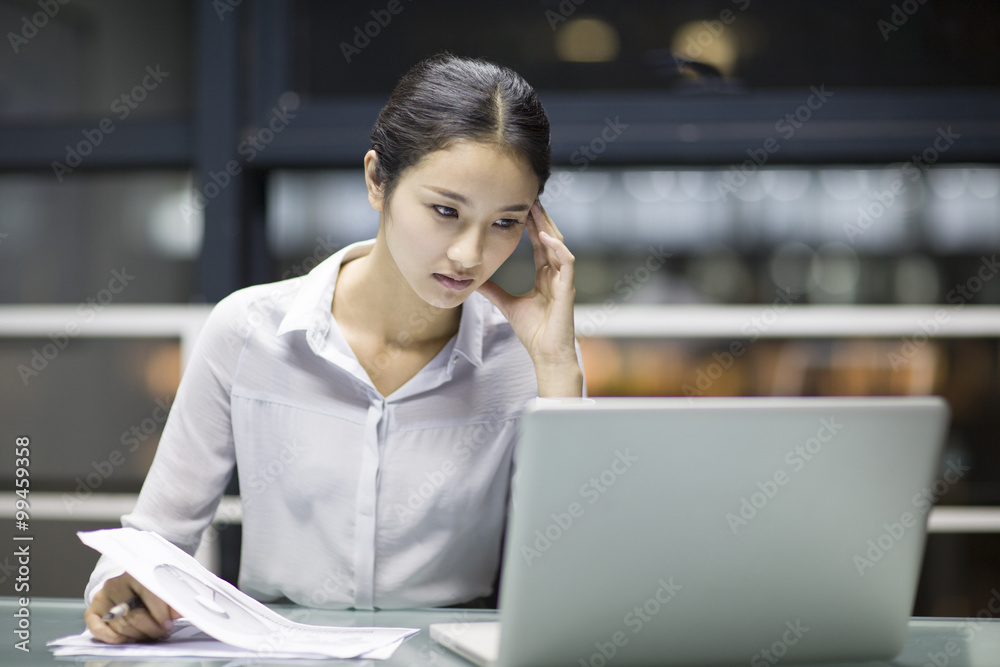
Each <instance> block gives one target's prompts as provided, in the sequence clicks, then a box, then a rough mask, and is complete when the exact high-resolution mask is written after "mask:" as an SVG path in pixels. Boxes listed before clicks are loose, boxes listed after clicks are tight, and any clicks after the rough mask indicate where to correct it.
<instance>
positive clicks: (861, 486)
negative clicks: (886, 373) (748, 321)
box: [430, 396, 949, 667]
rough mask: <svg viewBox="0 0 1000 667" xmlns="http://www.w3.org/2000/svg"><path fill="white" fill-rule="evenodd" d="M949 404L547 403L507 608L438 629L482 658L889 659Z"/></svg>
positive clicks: (897, 647)
mask: <svg viewBox="0 0 1000 667" xmlns="http://www.w3.org/2000/svg"><path fill="white" fill-rule="evenodd" d="M948 419H949V409H948V406H947V404H946V403H945V402H944V401H943V400H942V399H940V398H938V397H926V396H925V397H864V398H844V397H835V398H825V397H823V398H813V397H809V398H778V397H773V398H772V397H762V398H756V397H755V398H694V399H690V398H595V399H575V400H571V401H567V402H559V401H552V400H542V401H536V402H535V403H534V404H532V405H531V406H530V407H529V408H528V409H527V410H526V412H525V414H524V417H523V421H522V434H521V439H520V441H519V444H518V447H517V450H516V469H517V473H516V477H515V479H514V482H513V490H512V510H511V517H510V522H509V525H508V529H507V534H506V540H505V545H504V560H503V577H502V580H501V587H500V598H499V600H500V602H499V606H500V612H499V617H500V621H499V623H482V624H477V623H457V624H455V623H453V624H448V623H442V624H434V625H431V627H430V634H431V637H432V638H433V639H434V640H435V641H437V642H439V643H441V644H443V645H444V646H446V647H448V648H450V649H452V650H453V651H455V652H456V653H458V654H460V655H462V656H464V657H465V658H467V659H469V660H470V661H472V662H474V663H476V664H479V665H483V666H484V667H492V666H494V665H497V666H499V667H528V666H531V667H545V666H547V665H553V666H554V665H561V666H579V667H607V666H609V665H613V666H615V667H619V666H620V667H629V666H633V665H685V666H691V665H708V664H744V665H745V664H748V663H749V664H750V665H751V666H752V667H757V666H761V667H763V666H765V665H773V664H775V663H777V662H779V661H780V662H783V663H801V662H826V661H846V660H877V659H890V658H892V657H893V656H895V655H897V654H898V653H899V652H900V651H901V650H902V648H903V642H904V638H905V635H906V631H907V624H908V621H909V618H910V614H911V613H912V609H913V602H914V597H915V594H916V588H917V581H918V577H919V574H920V566H921V561H922V558H923V549H924V542H925V538H926V519H927V512H928V509H929V505H930V503H929V501H928V498H933V493H932V492H931V489H932V487H933V485H934V482H935V480H936V477H937V474H938V472H939V467H940V465H941V455H942V449H943V444H944V441H945V438H946V433H947V427H948ZM501 628H502V631H501Z"/></svg>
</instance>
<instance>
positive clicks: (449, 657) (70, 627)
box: [0, 597, 1000, 667]
mask: <svg viewBox="0 0 1000 667" xmlns="http://www.w3.org/2000/svg"><path fill="white" fill-rule="evenodd" d="M273 608H274V609H275V610H276V611H278V612H279V613H281V614H283V615H284V616H287V617H288V618H291V619H293V620H295V621H299V622H302V623H314V624H317V625H348V626H352V625H357V626H378V625H386V626H397V627H412V628H420V633H419V634H417V635H416V636H414V637H411V638H410V639H408V640H407V641H406V642H404V643H403V645H402V646H401V647H400V648H399V650H397V651H396V653H395V654H394V655H393V657H392V658H391V659H390V660H350V661H343V660H298V661H288V660H284V661H277V660H268V659H267V657H266V656H262V657H261V658H260V659H253V660H205V659H200V658H192V659H190V660H184V659H180V660H178V659H171V660H170V661H169V662H168V661H163V660H159V661H149V662H142V661H136V660H132V659H121V660H108V659H106V658H94V659H92V660H89V661H86V660H84V659H70V658H65V659H56V658H54V657H53V656H52V653H51V652H50V651H49V649H48V648H47V647H46V646H45V643H46V642H47V641H48V640H50V639H55V638H56V637H62V636H64V635H69V634H74V633H79V632H82V631H83V629H84V625H83V609H84V605H83V601H82V600H61V599H44V598H35V599H33V600H32V601H31V606H30V608H29V609H30V614H31V615H30V622H31V625H30V632H31V638H30V644H29V647H30V649H31V651H30V652H29V653H25V652H24V651H21V650H19V649H17V648H16V647H15V643H16V642H18V641H20V640H19V639H18V637H17V636H16V635H15V634H14V631H15V629H16V626H17V619H16V618H15V617H14V616H13V614H14V612H15V611H17V610H18V609H19V605H18V604H17V602H16V600H15V599H14V598H9V597H0V665H3V666H4V667H7V666H9V665H53V664H55V665H77V666H78V667H79V666H80V665H88V666H90V667H97V666H101V667H104V666H106V665H107V666H110V667H126V666H128V665H148V664H154V663H158V664H160V665H169V666H170V667H188V666H194V665H197V666H198V667H224V666H226V665H229V666H230V667H237V666H240V665H247V666H249V665H261V666H264V665H286V666H287V665H291V664H299V665H310V664H311V665H323V664H330V663H343V664H354V665H361V664H364V665H365V666H366V667H379V666H381V665H384V666H385V667H390V666H395V665H403V666H405V667H417V666H422V665H432V666H435V667H448V666H450V665H455V666H458V667H468V665H470V664H471V663H469V662H466V661H465V660H464V659H462V658H460V657H458V656H457V655H455V654H453V653H451V652H450V651H449V650H447V649H446V648H444V647H443V646H440V645H439V644H437V643H435V642H433V641H432V640H431V638H430V635H429V634H428V632H427V626H428V625H430V624H431V623H461V622H474V621H489V620H495V619H496V617H497V616H496V612H495V611H483V610H478V609H414V610H405V611H377V612H367V611H327V610H321V609H306V608H303V607H295V606H283V605H275V606H274V607H273ZM722 639H723V638H722V637H720V640H722ZM844 640H845V641H850V638H849V637H845V638H844ZM779 664H780V663H779ZM844 664H849V665H853V666H854V667H860V666H862V665H869V666H871V665H891V666H893V667H904V666H905V667H911V666H912V667H924V666H925V665H930V666H931V667H987V666H989V667H994V666H996V665H1000V619H997V620H994V619H987V620H983V621H979V620H975V621H966V620H965V619H944V618H914V619H911V621H910V629H909V634H908V635H907V639H906V647H905V648H904V650H903V652H902V653H901V654H900V655H899V656H898V657H897V658H896V659H895V660H893V661H892V662H878V663H873V662H866V663H844ZM566 667H576V666H574V665H567V666H566Z"/></svg>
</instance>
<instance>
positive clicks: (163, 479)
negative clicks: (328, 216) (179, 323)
mask: <svg viewBox="0 0 1000 667" xmlns="http://www.w3.org/2000/svg"><path fill="white" fill-rule="evenodd" d="M372 245H373V241H365V242H361V243H355V244H353V245H350V246H348V247H346V248H344V249H343V250H341V251H339V252H338V253H336V254H335V255H333V256H332V257H330V258H328V259H327V260H325V261H323V262H322V263H321V264H319V265H318V266H317V267H316V268H315V269H313V270H312V271H311V272H310V273H309V274H308V275H305V276H302V277H298V278H293V279H291V280H286V281H282V282H277V283H272V284H268V285H258V286H255V287H250V288H247V289H243V290H240V291H238V292H235V293H233V294H232V295H230V296H228V297H226V298H225V299H223V300H222V301H221V302H219V304H218V305H217V306H216V307H215V308H214V309H213V311H212V313H211V315H210V316H209V318H208V320H207V322H206V324H205V327H204V329H203V331H202V333H201V335H200V337H199V339H198V342H197V344H196V346H195V349H194V351H193V353H192V356H191V359H190V361H189V363H188V366H187V369H186V371H185V373H184V377H183V380H182V382H181V385H180V388H179V389H178V392H177V397H176V399H175V401H174V404H173V406H172V408H171V411H170V416H169V419H168V420H167V423H166V426H165V428H164V431H163V436H162V438H161V440H160V444H159V447H158V449H157V452H156V457H155V459H154V461H153V464H152V467H151V468H150V471H149V474H148V476H147V478H146V481H145V484H144V485H143V487H142V492H141V493H140V495H139V500H138V503H137V505H136V507H135V510H134V511H133V512H132V513H131V514H127V515H125V516H124V517H122V524H123V525H125V526H132V527H135V528H139V529H143V530H151V531H155V532H157V533H159V534H160V535H162V536H163V537H165V538H166V539H168V540H170V541H171V542H173V543H175V544H177V545H178V546H180V547H182V548H183V549H185V550H186V551H188V552H189V553H193V552H194V551H195V549H196V548H197V546H198V543H199V541H200V540H201V536H202V532H203V531H204V530H205V528H206V527H207V526H208V525H209V523H210V522H211V519H212V517H213V515H214V513H215V510H216V507H217V505H218V503H219V500H220V498H221V496H222V493H223V490H224V489H225V487H226V484H227V482H228V480H229V478H230V475H231V474H232V471H233V465H234V463H235V464H238V474H239V482H240V491H241V496H242V505H243V548H242V557H241V563H240V574H239V586H240V588H241V589H242V590H244V591H246V592H247V593H249V594H250V595H253V596H255V597H257V598H259V599H261V600H264V601H268V600H275V599H279V598H281V597H282V596H284V597H287V598H288V599H290V600H291V601H293V602H295V603H298V604H303V605H310V606H317V607H330V608H346V607H354V608H357V609H373V608H401V607H414V606H442V605H449V604H456V603H461V602H464V601H468V600H471V599H474V598H477V597H481V596H484V595H488V594H489V593H491V591H492V584H493V582H494V580H495V577H496V573H497V568H498V564H499V560H500V549H501V539H502V535H503V528H504V521H505V516H506V510H507V499H508V492H509V487H510V478H511V471H512V455H513V447H514V443H515V440H516V438H517V432H518V421H519V415H520V413H521V411H522V409H523V407H524V405H525V404H526V402H527V401H529V400H530V399H531V398H533V397H535V396H536V395H537V393H538V388H537V383H536V380H535V373H534V366H533V364H532V362H531V358H530V357H529V356H528V353H527V350H525V348H524V346H523V345H522V344H521V342H520V341H519V340H518V339H517V337H516V336H515V335H514V333H513V331H512V329H511V327H510V325H509V324H508V322H507V321H506V320H505V319H504V317H503V315H501V314H500V312H499V311H498V310H497V309H496V308H495V307H494V306H493V305H492V304H491V303H490V302H489V301H487V300H486V299H485V298H484V297H483V296H481V295H480V294H478V293H473V294H472V295H471V296H470V297H469V298H468V299H467V300H466V301H465V303H464V304H463V306H462V315H461V322H460V325H459V329H458V333H457V334H456V336H455V337H454V338H452V340H451V341H450V342H449V343H448V344H447V345H446V346H445V348H444V349H443V350H442V351H441V352H440V353H439V354H438V355H437V356H436V357H435V358H434V359H433V360H432V361H431V362H430V363H428V364H427V366H426V367H424V368H423V369H421V370H420V371H419V372H418V373H417V374H416V375H415V376H414V377H413V378H411V379H410V380H409V381H408V382H407V383H406V384H405V385H403V386H402V387H400V388H399V389H397V390H396V391H395V392H393V393H392V394H391V395H389V396H382V395H381V394H379V392H378V391H377V390H376V389H375V387H374V385H373V384H372V382H371V380H370V379H369V377H368V375H367V373H366V372H365V371H364V369H363V368H362V367H361V365H360V364H359V363H358V360H357V358H356V357H355V356H354V353H353V352H352V351H351V349H350V347H349V346H348V344H347V342H346V340H345V339H344V337H343V336H342V335H341V333H340V331H339V329H338V328H337V324H336V322H335V321H334V319H333V316H332V314H331V312H330V307H331V304H332V302H333V290H334V287H335V285H336V281H337V275H338V272H339V270H340V266H341V264H342V263H343V262H346V261H348V260H350V259H354V258H356V257H359V256H362V255H364V254H367V253H368V252H369V251H370V249H371V247H372ZM420 324H421V322H419V321H416V320H415V322H414V327H415V330H414V333H418V332H419V327H420ZM120 572H121V570H120V569H119V568H117V567H116V566H115V565H114V564H113V563H111V562H109V561H108V559H106V558H103V557H102V559H101V560H100V561H99V562H98V565H97V568H96V569H95V571H94V573H93V575H92V576H91V580H90V583H89V584H88V586H87V590H86V593H85V596H86V599H87V601H88V603H89V601H90V600H91V599H92V597H93V594H94V592H96V591H97V590H99V589H100V587H102V586H103V585H104V581H106V580H107V579H108V578H109V577H111V576H115V575H117V574H119V573H120Z"/></svg>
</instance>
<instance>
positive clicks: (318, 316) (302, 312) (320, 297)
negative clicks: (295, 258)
mask: <svg viewBox="0 0 1000 667" xmlns="http://www.w3.org/2000/svg"><path fill="white" fill-rule="evenodd" d="M374 245H375V240H374V239H371V240H368V241H359V242H358V243H352V244H351V245H349V246H347V247H345V248H341V249H340V250H338V251H337V252H335V253H334V254H332V255H330V256H329V257H327V258H326V259H324V260H323V261H322V262H320V263H319V264H317V265H316V266H315V267H314V268H313V270H312V271H310V272H309V273H307V274H306V275H304V276H302V277H301V278H298V280H300V281H301V283H300V285H299V289H298V292H297V293H296V295H295V298H294V299H293V300H292V303H291V304H290V305H289V307H288V312H287V313H286V314H285V317H284V318H282V320H281V326H279V327H278V331H277V335H279V336H283V335H285V334H286V333H289V332H291V331H305V332H306V333H307V334H308V335H309V336H310V337H312V336H317V335H318V336H323V337H325V336H326V334H327V332H328V331H329V330H330V321H331V319H332V318H333V315H332V313H331V311H330V307H331V306H332V305H333V289H334V287H335V286H336V284H337V276H338V275H340V267H341V265H342V264H344V263H345V262H348V261H350V260H352V259H356V258H358V257H363V256H365V255H367V254H368V253H369V252H371V249H372V246H374Z"/></svg>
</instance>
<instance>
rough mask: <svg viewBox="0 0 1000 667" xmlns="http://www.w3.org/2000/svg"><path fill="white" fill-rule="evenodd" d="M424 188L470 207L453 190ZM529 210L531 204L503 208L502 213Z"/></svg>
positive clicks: (463, 198) (429, 186)
mask: <svg viewBox="0 0 1000 667" xmlns="http://www.w3.org/2000/svg"><path fill="white" fill-rule="evenodd" d="M424 187H426V188H427V189H428V190H433V191H434V192H436V193H438V194H439V195H441V196H442V197H446V198H448V199H451V200H453V201H457V202H458V203H459V204H464V205H466V206H468V205H469V200H468V199H466V198H465V197H463V196H462V195H460V194H458V193H457V192H452V191H451V190H445V189H444V188H437V187H434V186H432V185H428V186H424ZM529 209H531V204H511V205H509V206H504V207H503V208H501V209H500V211H502V212H505V213H506V212H508V211H509V212H519V211H527V210H529Z"/></svg>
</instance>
